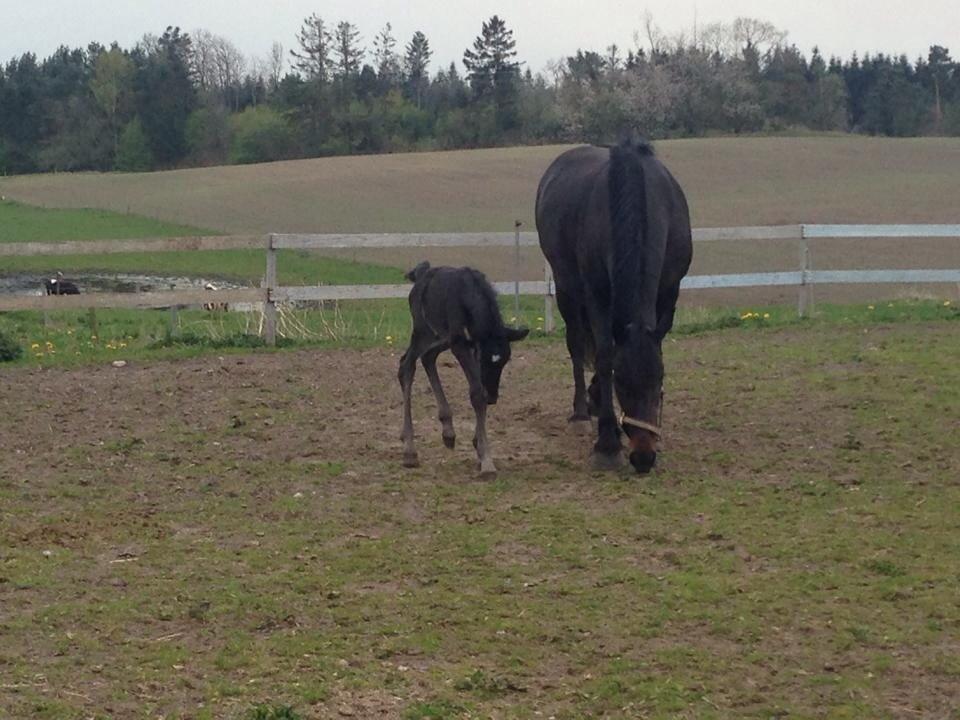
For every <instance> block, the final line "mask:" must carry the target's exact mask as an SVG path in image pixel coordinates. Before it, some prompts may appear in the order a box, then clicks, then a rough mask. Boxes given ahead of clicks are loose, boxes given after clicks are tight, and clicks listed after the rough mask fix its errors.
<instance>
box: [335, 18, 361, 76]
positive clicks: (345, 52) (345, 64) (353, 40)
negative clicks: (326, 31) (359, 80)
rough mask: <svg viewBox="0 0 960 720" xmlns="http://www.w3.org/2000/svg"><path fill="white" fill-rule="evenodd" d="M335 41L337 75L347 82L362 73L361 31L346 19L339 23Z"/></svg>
mask: <svg viewBox="0 0 960 720" xmlns="http://www.w3.org/2000/svg"><path fill="white" fill-rule="evenodd" d="M333 42H334V57H335V61H334V67H335V68H336V77H337V79H339V80H340V81H341V82H343V83H346V82H348V81H349V80H352V79H353V78H355V77H356V76H357V75H359V74H360V61H361V60H362V59H363V54H364V51H363V49H362V48H361V47H360V31H359V30H358V29H357V26H356V25H354V24H353V23H350V22H347V21H345V20H344V21H342V22H340V23H337V29H336V30H335V31H334V33H333Z"/></svg>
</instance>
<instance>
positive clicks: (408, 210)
mask: <svg viewBox="0 0 960 720" xmlns="http://www.w3.org/2000/svg"><path fill="white" fill-rule="evenodd" d="M563 149H564V148H562V147H557V146H552V147H527V148H505V149H493V150H468V151H457V152H443V153H440V152H432V153H418V154H398V155H377V156H365V157H338V158H320V159H313V160H295V161H289V162H279V163H270V164H265V165H245V166H232V167H215V168H201V169H193V170H176V171H171V172H159V173H144V174H98V173H84V174H58V175H36V176H25V177H13V178H3V179H0V194H3V195H6V196H8V197H10V198H13V199H16V200H20V201H22V202H26V203H30V204H34V205H46V206H51V207H73V208H77V207H93V208H103V209H109V210H114V211H118V212H133V213H137V214H140V215H145V216H148V217H153V218H158V219H162V220H166V221H169V222H177V223H186V224H190V225H196V226H199V227H207V228H215V229H217V230H220V231H223V232H232V233H248V232H430V231H456V230H462V231H482V230H503V229H509V228H510V227H512V225H513V221H514V220H515V219H520V220H522V221H523V222H524V223H525V224H526V226H527V227H532V224H533V203H534V196H535V193H536V186H537V182H538V180H539V178H540V176H541V174H542V173H543V171H544V169H546V167H547V166H548V165H549V163H550V162H551V161H552V160H553V158H554V157H556V156H557V155H558V154H559V153H560V152H561V151H562V150H563ZM657 149H658V152H659V153H660V155H661V157H663V159H664V160H665V161H666V163H667V164H668V165H669V166H670V168H671V169H672V170H673V171H674V172H675V174H676V175H677V177H678V178H679V179H680V181H681V183H682V184H683V186H684V188H685V189H686V191H687V194H688V196H689V199H690V206H691V209H692V213H693V221H694V224H695V225H697V226H718V225H753V224H775V223H789V222H948V221H957V220H958V219H960V204H958V203H957V199H956V189H957V187H960V140H957V139H947V138H920V139H905V140H899V139H886V138H884V139H881V138H866V137H857V136H815V137H802V138H783V137H775V138H774V137H755V138H710V139H695V140H673V141H664V142H660V143H657Z"/></svg>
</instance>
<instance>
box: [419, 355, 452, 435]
mask: <svg viewBox="0 0 960 720" xmlns="http://www.w3.org/2000/svg"><path fill="white" fill-rule="evenodd" d="M444 350H446V347H445V346H440V347H438V348H435V349H432V350H428V351H427V352H426V353H424V355H423V357H422V358H420V362H421V363H422V364H423V369H424V370H425V371H426V373H427V378H428V379H429V380H430V387H431V388H432V389H433V395H434V397H436V399H437V414H438V416H439V418H440V425H441V426H442V428H443V430H442V431H441V432H442V435H443V444H444V445H446V446H447V447H448V448H450V449H451V450H452V449H453V448H454V447H455V446H456V444H457V434H456V432H454V429H453V413H452V412H450V403H448V402H447V396H446V395H445V394H444V392H443V385H441V384H440V374H439V373H438V372H437V356H438V355H439V354H440V353H442V352H443V351H444Z"/></svg>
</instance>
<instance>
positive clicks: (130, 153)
mask: <svg viewBox="0 0 960 720" xmlns="http://www.w3.org/2000/svg"><path fill="white" fill-rule="evenodd" d="M152 167H153V151H151V150H150V141H149V139H148V138H147V133H146V132H145V131H144V129H143V124H142V123H141V122H140V119H139V118H134V119H133V120H132V121H131V122H130V123H129V124H128V125H127V126H126V127H125V128H124V129H123V132H122V133H120V144H119V147H118V148H117V170H124V171H126V172H141V171H144V170H150V169H151V168H152Z"/></svg>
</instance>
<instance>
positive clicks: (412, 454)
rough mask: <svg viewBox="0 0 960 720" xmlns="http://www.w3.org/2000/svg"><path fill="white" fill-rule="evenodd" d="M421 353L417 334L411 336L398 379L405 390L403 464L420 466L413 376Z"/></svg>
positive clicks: (402, 434) (402, 439)
mask: <svg viewBox="0 0 960 720" xmlns="http://www.w3.org/2000/svg"><path fill="white" fill-rule="evenodd" d="M419 354H420V343H419V339H418V337H417V335H416V334H414V335H413V336H412V337H411V338H410V347H408V348H407V351H406V352H405V353H404V354H403V357H402V358H400V369H399V371H398V372H397V379H398V380H399V381H400V389H401V390H403V432H402V433H401V435H400V440H401V441H402V442H403V466H404V467H408V468H414V467H418V466H419V465H420V459H419V458H418V457H417V448H416V446H415V445H414V444H413V410H412V408H411V390H412V388H413V376H414V375H415V374H416V372H417V357H418V355H419Z"/></svg>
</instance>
